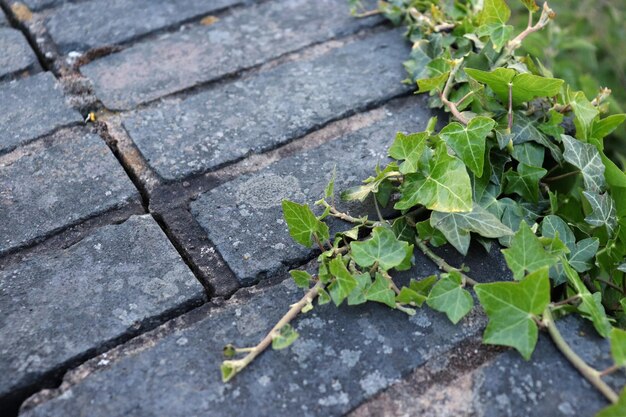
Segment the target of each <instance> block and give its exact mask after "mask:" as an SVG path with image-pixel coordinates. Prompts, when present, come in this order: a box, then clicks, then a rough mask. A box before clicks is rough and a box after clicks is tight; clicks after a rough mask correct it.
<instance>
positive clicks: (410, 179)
mask: <svg viewBox="0 0 626 417" xmlns="http://www.w3.org/2000/svg"><path fill="white" fill-rule="evenodd" d="M429 168H430V170H429V171H430V172H429V173H428V175H427V176H424V175H422V174H421V173H417V174H409V175H407V176H406V177H405V180H404V183H403V184H402V187H401V190H400V191H401V192H402V197H401V198H400V200H399V201H398V202H397V203H396V204H395V206H394V208H395V209H397V210H405V209H408V208H411V207H413V206H415V205H418V204H422V205H423V206H425V207H426V208H428V209H430V210H438V211H443V212H463V211H470V210H471V209H472V185H471V182H470V177H469V174H468V173H467V170H466V168H465V165H464V164H463V162H461V161H460V160H459V159H458V158H456V157H454V156H451V155H449V154H448V150H447V148H446V144H445V143H444V142H440V143H439V145H438V146H437V149H436V151H435V154H434V155H433V157H432V158H431V159H430V161H429Z"/></svg>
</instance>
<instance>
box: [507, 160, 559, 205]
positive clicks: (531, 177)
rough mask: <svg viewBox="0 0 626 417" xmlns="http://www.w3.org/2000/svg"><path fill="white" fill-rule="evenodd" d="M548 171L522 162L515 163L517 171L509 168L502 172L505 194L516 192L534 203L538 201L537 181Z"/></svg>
mask: <svg viewBox="0 0 626 417" xmlns="http://www.w3.org/2000/svg"><path fill="white" fill-rule="evenodd" d="M547 172H548V171H546V170H545V169H543V168H538V167H533V166H530V165H526V164H524V163H521V162H520V163H519V164H518V165H517V171H513V170H512V169H509V170H508V171H507V172H505V174H504V180H505V182H506V187H505V188H504V191H505V193H507V194H512V193H515V194H518V195H520V196H522V197H524V198H525V199H526V200H528V201H532V202H534V203H536V202H538V201H539V181H540V180H541V179H542V178H543V177H544V176H545V175H546V173H547Z"/></svg>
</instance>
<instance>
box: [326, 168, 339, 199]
mask: <svg viewBox="0 0 626 417" xmlns="http://www.w3.org/2000/svg"><path fill="white" fill-rule="evenodd" d="M336 177H337V165H335V166H334V167H333V173H332V174H331V176H330V180H329V181H328V185H326V188H324V197H326V198H331V199H332V198H333V196H334V194H335V178H336Z"/></svg>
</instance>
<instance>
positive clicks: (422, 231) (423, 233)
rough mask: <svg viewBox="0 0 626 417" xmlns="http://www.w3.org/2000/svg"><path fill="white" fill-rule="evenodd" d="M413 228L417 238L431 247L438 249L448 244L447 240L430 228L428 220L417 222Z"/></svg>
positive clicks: (436, 230) (437, 231)
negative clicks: (415, 230)
mask: <svg viewBox="0 0 626 417" xmlns="http://www.w3.org/2000/svg"><path fill="white" fill-rule="evenodd" d="M415 228H416V229H417V236H418V237H419V238H420V240H422V241H424V242H428V243H429V244H430V245H431V246H434V247H435V248H438V247H439V246H442V245H445V244H446V243H448V240H447V239H446V237H445V236H444V235H443V233H441V232H440V231H439V230H438V229H435V228H434V227H432V226H431V224H430V220H424V221H421V222H418V223H417V224H416V225H415Z"/></svg>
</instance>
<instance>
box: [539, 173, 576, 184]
mask: <svg viewBox="0 0 626 417" xmlns="http://www.w3.org/2000/svg"><path fill="white" fill-rule="evenodd" d="M576 174H580V171H570V172H566V173H565V174H561V175H556V176H554V177H548V178H544V179H543V181H546V182H552V181H558V180H560V179H563V178H567V177H571V176H572V175H576Z"/></svg>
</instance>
